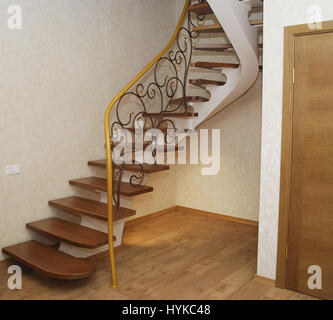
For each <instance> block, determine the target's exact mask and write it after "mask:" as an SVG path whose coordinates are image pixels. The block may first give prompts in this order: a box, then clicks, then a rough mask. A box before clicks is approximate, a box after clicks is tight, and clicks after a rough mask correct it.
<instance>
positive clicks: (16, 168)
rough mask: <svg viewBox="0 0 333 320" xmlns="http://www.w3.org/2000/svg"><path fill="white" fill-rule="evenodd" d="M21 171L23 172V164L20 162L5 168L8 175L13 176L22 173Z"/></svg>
mask: <svg viewBox="0 0 333 320" xmlns="http://www.w3.org/2000/svg"><path fill="white" fill-rule="evenodd" d="M20 173H21V166H20V165H19V164H15V165H12V166H7V167H6V169H5V174H6V176H12V175H15V174H20Z"/></svg>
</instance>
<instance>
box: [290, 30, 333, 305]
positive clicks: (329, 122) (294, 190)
mask: <svg viewBox="0 0 333 320" xmlns="http://www.w3.org/2000/svg"><path fill="white" fill-rule="evenodd" d="M294 68H295V73H294V75H295V77H294V79H295V80H294V98H293V101H294V104H293V109H292V146H291V175H290V207H289V210H290V211H289V230H288V244H287V249H288V253H287V266H286V268H287V270H286V287H287V288H289V289H293V290H296V291H300V292H303V293H307V294H310V295H314V296H318V297H322V298H326V299H333V33H332V32H327V33H318V34H307V35H306V34H305V35H300V36H297V37H295V42H294ZM310 266H319V267H320V268H321V271H322V289H317V288H315V289H310V288H309V286H308V280H309V278H310V277H311V273H308V271H311V270H309V267H310ZM318 270H319V269H318V267H315V271H314V270H312V272H315V273H316V274H317V276H319V275H320V274H319V273H318ZM312 279H313V278H312ZM312 283H313V282H312ZM317 285H318V283H317Z"/></svg>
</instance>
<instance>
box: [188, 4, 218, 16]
mask: <svg viewBox="0 0 333 320" xmlns="http://www.w3.org/2000/svg"><path fill="white" fill-rule="evenodd" d="M188 11H190V12H193V13H196V14H211V13H213V10H212V8H211V7H210V6H209V4H208V3H207V2H204V3H198V4H194V5H192V6H190V7H189V8H188Z"/></svg>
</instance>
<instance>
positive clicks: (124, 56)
mask: <svg viewBox="0 0 333 320" xmlns="http://www.w3.org/2000/svg"><path fill="white" fill-rule="evenodd" d="M173 1H176V2H177V6H178V8H179V7H181V5H182V4H183V2H180V1H178V0H172V1H170V0H169V1H163V0H140V1H136V0H56V1H54V0H17V1H15V4H17V5H20V6H21V7H22V10H23V29H22V30H15V31H14V30H9V29H8V28H7V23H6V22H7V19H8V15H7V9H8V7H9V5H12V4H13V1H9V0H1V2H0V19H1V21H0V37H1V46H0V70H1V77H0V112H1V113H0V151H1V156H0V248H2V247H4V246H7V245H12V244H15V243H18V242H21V241H24V240H27V239H30V238H31V237H32V236H33V234H32V233H30V232H29V231H27V230H26V228H25V224H26V223H27V222H31V221H35V220H38V219H42V218H47V217H49V216H51V215H52V214H54V213H55V211H54V210H53V209H51V208H49V207H48V200H50V199H55V198H60V197H63V196H70V195H73V194H79V192H80V191H79V190H77V189H76V188H74V187H70V186H69V185H68V180H69V179H71V178H80V177H85V176H89V175H92V173H94V172H93V171H92V169H90V168H88V166H87V161H88V160H95V159H100V158H104V157H105V154H104V128H103V118H104V112H105V109H106V107H107V105H108V103H109V101H110V100H111V99H112V97H113V96H114V95H115V94H116V93H117V92H118V91H119V90H120V89H122V87H124V85H125V84H127V82H129V81H130V80H131V79H132V78H133V77H134V75H135V74H136V73H138V72H139V71H140V70H141V69H142V68H143V67H144V66H145V65H146V64H147V63H148V62H149V61H150V60H151V59H152V58H153V57H154V56H155V55H156V54H157V53H158V52H159V51H160V50H161V49H162V48H163V47H164V46H165V44H166V43H167V42H168V41H169V38H170V36H171V34H172V32H173V31H174V28H175V25H176V23H177V21H178V18H179V15H180V12H179V10H175V6H174V5H173ZM11 164H20V165H21V167H22V174H21V175H17V176H5V174H4V173H5V170H4V168H5V166H7V165H11ZM170 175H172V173H170ZM153 179H154V178H153ZM158 183H159V182H156V181H154V180H153V184H154V186H155V188H156V189H158V190H160V189H159V188H158ZM161 183H163V180H161ZM163 197H164V198H165V197H166V196H165V195H163V194H162V195H161V197H158V198H157V200H156V201H158V202H157V204H158V205H155V204H150V206H151V210H155V211H156V210H158V209H164V208H163V207H160V206H164V205H165V206H166V207H168V206H170V204H171V203H174V199H172V198H170V199H166V200H165V201H164V202H163V201H162V200H161V198H163ZM154 201H155V200H154ZM159 207H160V208H159ZM142 211H143V209H141V211H140V208H139V213H140V212H142ZM1 258H3V256H2V255H1V253H0V259H1Z"/></svg>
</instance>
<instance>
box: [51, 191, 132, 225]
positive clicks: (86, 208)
mask: <svg viewBox="0 0 333 320" xmlns="http://www.w3.org/2000/svg"><path fill="white" fill-rule="evenodd" d="M49 205H50V206H51V207H54V208H57V209H60V210H63V211H66V212H68V213H72V214H74V215H85V216H88V217H91V218H95V219H98V220H103V221H107V220H108V206H107V204H106V203H103V202H100V201H94V200H90V199H85V198H80V197H76V196H73V197H68V198H62V199H57V200H52V201H49ZM135 213H136V212H135V210H132V209H128V208H122V207H121V208H120V212H119V213H117V212H116V207H115V206H113V215H112V217H113V221H117V220H121V219H125V218H128V217H130V216H134V215H135Z"/></svg>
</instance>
